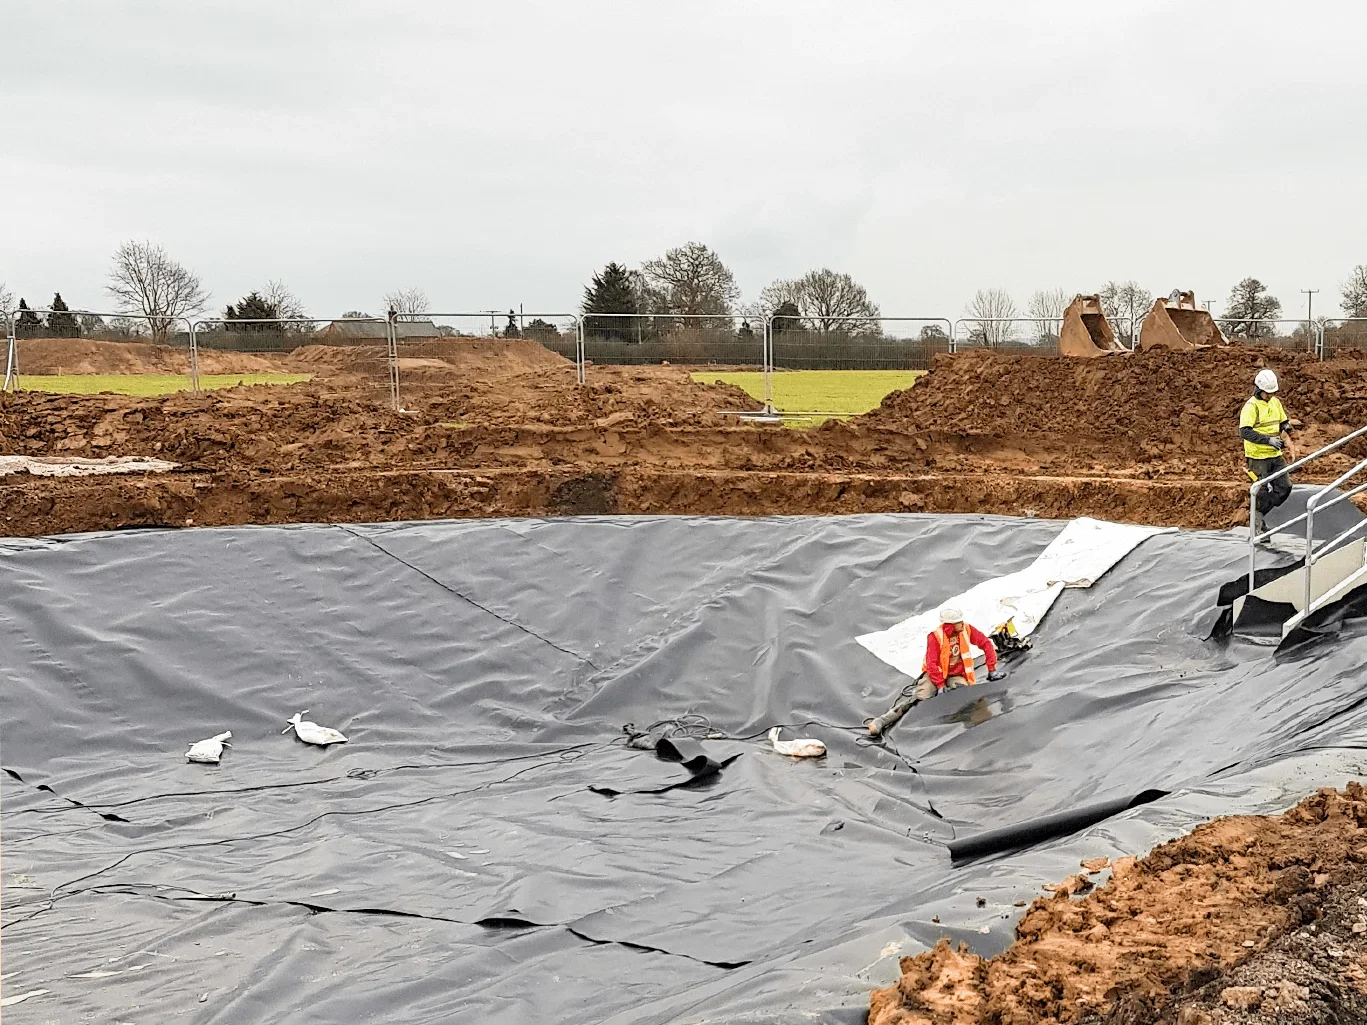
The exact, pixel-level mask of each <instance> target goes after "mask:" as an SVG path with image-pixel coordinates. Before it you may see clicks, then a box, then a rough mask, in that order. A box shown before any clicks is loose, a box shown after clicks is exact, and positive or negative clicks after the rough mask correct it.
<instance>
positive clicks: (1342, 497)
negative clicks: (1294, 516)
mask: <svg viewBox="0 0 1367 1025" xmlns="http://www.w3.org/2000/svg"><path fill="white" fill-rule="evenodd" d="M1364 469H1367V459H1363V460H1361V461H1359V462H1358V463H1356V464H1354V466H1353V467H1352V469H1350V470H1348V471H1347V472H1346V473H1343V474H1340V475H1339V476H1338V478H1336V479H1335V480H1334V481H1333V482H1332V483H1330V484H1326V485H1325V486H1324V487H1322V488H1320V489H1319V490H1318V491H1316V492H1315V493H1314V494H1313V495H1311V496H1310V500H1309V501H1308V502H1306V503H1305V590H1304V601H1303V603H1302V605H1301V618H1304V617H1305V616H1308V615H1309V614H1310V602H1311V594H1312V591H1313V588H1312V586H1311V585H1312V582H1313V578H1314V576H1315V563H1316V562H1318V561H1319V560H1320V559H1321V558H1323V557H1324V556H1325V555H1328V554H1329V553H1330V552H1331V551H1333V549H1334V546H1335V545H1337V544H1338V543H1339V542H1340V541H1343V540H1344V539H1345V538H1347V537H1349V536H1350V535H1351V534H1353V533H1354V532H1356V531H1357V529H1358V528H1359V527H1361V526H1362V524H1361V523H1355V524H1353V526H1352V527H1351V528H1349V529H1348V530H1347V531H1345V532H1344V533H1342V534H1340V535H1339V536H1338V537H1336V538H1334V539H1333V540H1331V541H1328V542H1326V543H1325V544H1323V545H1321V546H1320V549H1319V551H1315V548H1314V544H1315V534H1314V531H1315V510H1316V509H1321V508H1323V509H1328V508H1329V507H1331V506H1334V505H1338V503H1340V502H1346V501H1348V500H1349V499H1351V498H1352V497H1353V496H1354V495H1356V494H1359V493H1361V492H1362V491H1367V485H1358V487H1356V488H1354V489H1353V490H1352V491H1347V492H1344V493H1343V494H1335V496H1334V498H1333V499H1331V500H1330V501H1328V502H1324V503H1323V504H1321V502H1320V499H1321V498H1323V497H1324V496H1325V495H1327V494H1328V493H1329V492H1330V491H1334V492H1337V490H1338V488H1339V486H1340V485H1342V484H1344V483H1346V482H1347V481H1348V479H1349V478H1350V477H1352V476H1353V475H1355V474H1358V473H1361V472H1362V471H1363V470H1364Z"/></svg>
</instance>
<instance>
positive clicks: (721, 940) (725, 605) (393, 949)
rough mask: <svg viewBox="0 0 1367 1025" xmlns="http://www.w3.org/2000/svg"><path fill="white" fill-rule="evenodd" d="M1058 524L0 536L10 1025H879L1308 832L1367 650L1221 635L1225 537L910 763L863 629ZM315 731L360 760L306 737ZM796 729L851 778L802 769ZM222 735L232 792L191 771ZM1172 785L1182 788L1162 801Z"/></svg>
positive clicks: (1015, 670)
mask: <svg viewBox="0 0 1367 1025" xmlns="http://www.w3.org/2000/svg"><path fill="white" fill-rule="evenodd" d="M1062 527H1063V524H1062V523H1060V522H1051V521H1042V520H1034V519H1026V520H1014V519H1008V518H999V517H977V516H946V517H934V516H919V515H888V516H850V517H838V518H815V517H791V518H769V519H747V520H740V519H720V518H719V519H706V518H691V517H658V518H653V517H635V518H633V517H601V518H579V519H562V520H550V521H547V520H497V521H455V522H431V523H415V524H389V525H383V526H369V527H367V526H322V525H312V526H308V525H306V526H290V527H244V528H233V529H195V530H179V531H133V532H126V533H109V534H92V535H82V536H74V537H67V538H60V539H45V540H36V541H25V540H21V539H9V540H7V541H5V542H3V543H0V581H2V582H3V584H2V589H0V767H3V769H4V770H6V771H4V772H0V802H3V808H4V816H3V821H2V822H0V830H2V832H0V843H3V857H4V884H5V885H4V889H3V913H2V914H0V924H3V929H4V932H3V943H4V950H5V974H6V977H5V981H4V993H5V995H6V996H7V997H8V996H11V995H23V994H27V993H35V994H36V995H33V996H30V997H28V998H26V999H25V1000H23V1001H22V1002H18V1003H14V1004H11V1005H9V1006H6V1008H5V1021H6V1025H24V1023H28V1022H46V1021H83V1020H87V1019H88V1020H99V1021H129V1022H132V1021H148V1020H157V1021H171V1020H176V1021H185V1022H195V1023H205V1025H207V1023H219V1022H223V1023H228V1022H251V1021H270V1022H273V1023H279V1025H304V1023H312V1022H322V1021H354V1022H380V1021H385V1022H389V1021H401V1022H405V1023H408V1025H428V1023H431V1025H435V1023H447V1022H456V1021H459V1022H467V1021H468V1022H481V1023H488V1022H494V1023H501V1022H509V1023H511V1022H525V1021H528V1020H544V1021H556V1022H570V1023H577V1022H585V1023H587V1022H602V1021H606V1022H611V1023H614V1025H615V1023H624V1022H628V1021H630V1022H633V1023H636V1022H653V1023H665V1022H685V1021H697V1020H702V1019H705V1020H707V1021H709V1022H722V1023H728V1025H738V1023H756V1025H757V1023H760V1022H774V1021H787V1020H823V1021H849V1022H855V1021H862V1020H863V1019H862V1014H863V1012H864V1010H866V1009H867V1006H868V990H869V989H870V988H871V987H872V986H873V985H877V984H886V982H887V981H888V980H889V979H890V978H892V977H893V976H892V973H895V971H896V958H897V954H898V953H901V954H908V953H914V952H915V951H916V950H918V949H923V948H924V945H925V944H928V943H933V942H934V940H935V939H936V938H937V936H939V935H947V936H953V937H955V938H956V939H964V940H966V941H968V942H971V943H972V944H973V945H974V947H975V949H978V950H981V951H983V952H984V953H992V952H994V951H996V950H1000V949H1003V948H1004V947H1005V946H1007V945H1008V944H1009V943H1010V942H1011V939H1012V930H1013V929H1014V924H1015V920H1016V918H1015V916H1017V915H1018V914H1019V910H1018V909H1016V908H1015V907H1014V902H1015V901H1016V900H1017V899H1024V898H1027V897H1029V896H1030V895H1031V894H1032V893H1038V892H1039V891H1038V887H1039V884H1040V883H1041V882H1042V881H1046V880H1049V879H1061V878H1062V877H1063V876H1064V875H1066V874H1067V873H1068V872H1069V871H1070V869H1069V866H1070V865H1071V866H1072V869H1071V870H1072V871H1076V865H1077V859H1078V857H1079V856H1092V855H1094V854H1096V853H1098V852H1100V853H1117V852H1129V853H1143V850H1144V849H1146V847H1147V846H1149V845H1152V844H1153V843H1155V842H1159V841H1160V840H1161V839H1163V838H1166V837H1168V836H1173V835H1177V834H1179V833H1180V832H1182V831H1184V830H1185V829H1188V828H1190V827H1191V825H1193V824H1194V823H1195V822H1197V821H1200V820H1202V819H1203V818H1206V817H1209V816H1211V815H1217V814H1222V813H1225V812H1227V811H1230V810H1232V809H1234V808H1235V806H1236V805H1235V802H1236V801H1237V800H1243V799H1244V798H1242V797H1239V796H1238V795H1244V794H1252V793H1261V792H1263V791H1265V790H1268V789H1270V790H1272V791H1275V794H1276V800H1279V801H1281V802H1283V806H1285V805H1286V804H1290V803H1292V802H1293V801H1294V800H1296V799H1297V798H1298V797H1300V796H1303V794H1304V793H1305V792H1306V789H1307V788H1313V785H1312V784H1311V783H1310V782H1309V779H1310V777H1309V776H1308V775H1307V772H1308V770H1307V769H1306V767H1305V766H1306V764H1307V762H1306V760H1307V759H1318V760H1320V761H1316V762H1315V764H1317V765H1318V764H1321V762H1322V761H1323V760H1324V759H1327V758H1329V757H1330V754H1331V753H1332V752H1335V751H1348V752H1350V753H1351V751H1352V749H1353V748H1354V747H1355V746H1357V747H1360V746H1361V745H1362V736H1363V735H1364V734H1363V731H1364V729H1367V704H1364V703H1363V702H1361V694H1360V691H1361V679H1360V673H1359V671H1358V667H1359V666H1360V664H1361V663H1362V662H1363V660H1364V657H1365V656H1367V646H1365V645H1364V641H1363V639H1362V630H1361V627H1360V625H1359V623H1358V621H1356V620H1354V619H1351V618H1349V619H1343V617H1339V618H1335V617H1334V616H1331V615H1326V616H1323V617H1319V618H1317V619H1316V620H1315V621H1314V622H1313V623H1310V624H1308V625H1309V627H1312V628H1313V629H1314V630H1316V631H1318V633H1316V635H1315V636H1316V637H1319V638H1320V640H1318V641H1317V642H1315V643H1307V644H1305V645H1303V646H1302V648H1301V649H1298V652H1297V654H1296V656H1295V658H1294V659H1287V658H1278V657H1276V656H1275V655H1274V653H1273V652H1272V650H1271V649H1270V648H1267V647H1262V646H1259V645H1257V644H1253V643H1249V642H1243V641H1240V640H1239V639H1238V638H1235V639H1232V640H1229V641H1226V642H1218V641H1207V640H1205V639H1203V638H1202V637H1201V636H1197V635H1195V634H1194V633H1193V632H1192V630H1191V626H1190V625H1191V624H1192V623H1193V622H1196V621H1197V620H1198V619H1201V618H1202V617H1206V616H1208V614H1209V612H1210V610H1211V608H1212V606H1213V605H1214V603H1215V599H1216V597H1217V592H1218V589H1219V587H1220V585H1221V584H1222V583H1224V582H1226V581H1230V580H1233V579H1235V578H1236V577H1238V575H1239V574H1240V573H1241V572H1243V571H1244V568H1245V567H1246V565H1247V562H1246V558H1247V549H1246V546H1245V545H1244V544H1242V543H1241V542H1240V540H1239V539H1238V538H1237V537H1235V536H1233V535H1232V534H1224V533H1179V534H1168V535H1162V536H1158V537H1154V538H1152V539H1150V540H1148V541H1146V542H1144V544H1142V545H1141V546H1140V547H1139V548H1137V549H1136V550H1135V551H1134V552H1133V553H1131V554H1130V555H1128V556H1126V557H1125V559H1123V560H1122V561H1121V562H1120V563H1119V564H1118V565H1117V566H1116V567H1115V568H1114V569H1112V570H1111V571H1110V572H1109V573H1107V574H1106V575H1105V576H1104V577H1102V578H1101V579H1100V580H1099V581H1097V582H1096V583H1095V584H1094V585H1093V586H1092V587H1091V588H1089V589H1085V590H1066V591H1064V592H1063V594H1062V595H1061V597H1060V598H1059V600H1058V602H1057V604H1056V605H1055V606H1054V608H1053V609H1052V611H1050V613H1049V614H1048V616H1047V617H1046V618H1045V620H1044V622H1043V623H1042V624H1041V626H1040V628H1039V629H1038V630H1037V631H1036V632H1035V634H1034V635H1033V639H1034V647H1033V649H1032V650H1031V651H1030V653H1029V656H1028V657H1027V658H1023V659H1021V660H1020V661H1019V662H1017V663H1014V664H1013V667H1012V672H1011V675H1010V677H1009V679H1008V680H1006V681H1003V682H1001V683H996V684H986V683H984V685H983V686H981V687H979V688H974V689H973V690H972V691H970V692H956V693H951V694H946V695H944V696H942V697H939V698H936V699H933V700H931V701H928V702H925V703H924V704H923V705H921V706H919V707H917V708H915V709H913V710H912V712H911V713H910V714H908V716H907V717H906V718H905V719H904V720H903V721H902V722H901V723H900V724H899V725H898V726H897V728H896V730H895V731H894V732H893V734H892V735H891V736H890V737H889V738H887V741H886V742H881V743H874V742H871V738H870V737H869V736H868V733H867V731H866V730H864V729H863V728H862V726H861V725H860V724H861V723H862V722H863V720H864V719H865V718H867V717H869V716H871V715H875V714H877V713H879V712H881V711H883V710H884V708H885V707H886V704H883V705H882V706H881V707H880V702H886V700H887V696H888V695H892V694H896V693H897V692H898V691H899V690H900V689H901V688H902V687H903V686H905V685H906V684H907V683H908V682H909V679H908V678H907V677H906V676H904V675H902V674H901V673H899V672H897V671H896V670H894V669H893V668H892V667H891V666H888V665H886V664H884V663H883V662H881V661H880V660H878V659H876V658H875V657H873V656H872V655H871V654H870V653H869V652H867V651H866V650H865V649H864V648H862V647H861V646H860V645H859V644H858V643H857V642H856V640H855V638H856V637H858V636H859V635H861V634H863V633H867V632H871V631H875V630H882V629H885V628H887V627H889V626H891V625H893V624H894V623H897V622H899V621H900V620H902V619H904V618H906V617H907V616H910V615H912V614H914V613H918V612H922V611H925V610H927V609H933V608H936V607H938V606H939V605H940V604H941V603H943V602H944V601H945V600H946V599H948V598H949V597H951V596H953V595H956V594H959V593H961V592H963V591H965V590H967V589H968V588H970V587H972V586H974V585H975V584H978V583H981V582H983V581H985V580H988V579H990V578H993V577H997V576H1001V575H1003V574H1006V573H1011V572H1014V571H1016V570H1020V569H1023V568H1025V567H1026V566H1029V565H1030V564H1031V563H1032V562H1033V561H1034V559H1035V558H1036V556H1038V555H1039V554H1040V553H1041V552H1042V551H1043V550H1044V548H1045V546H1046V545H1048V543H1049V542H1050V541H1051V540H1052V539H1053V538H1054V537H1056V536H1057V535H1058V533H1059V531H1060V530H1061V529H1062ZM1274 561H1275V559H1274V558H1273V557H1272V556H1267V555H1265V556H1264V557H1262V558H1261V560H1260V566H1261V565H1264V564H1272V563H1273V562H1274ZM303 709H308V710H309V713H308V718H310V719H312V720H314V721H316V722H318V723H320V724H323V725H325V726H332V727H335V728H337V729H340V730H341V731H342V732H343V733H345V734H346V736H347V737H348V742H347V743H345V744H339V745H335V746H333V747H330V748H327V749H321V748H314V747H309V746H307V745H304V744H301V743H299V742H298V741H296V740H295V739H294V738H293V737H292V736H282V735H281V730H283V729H284V728H285V724H286V720H287V719H288V718H289V717H290V716H291V715H293V714H294V713H295V712H299V711H301V710H303ZM688 716H692V717H697V719H696V721H705V722H707V723H710V724H711V725H712V726H713V727H715V733H716V734H722V735H724V736H725V737H728V738H740V737H744V738H754V739H750V740H745V741H741V740H731V739H703V740H702V741H701V743H700V745H696V746H695V743H694V742H693V740H692V738H690V737H687V736H683V735H680V734H675V735H674V736H672V737H671V738H670V741H671V743H672V751H669V750H667V751H666V752H665V753H667V754H669V755H670V757H673V758H675V759H676V760H669V758H666V757H661V752H659V751H657V750H639V749H636V748H633V747H629V746H628V744H627V743H626V742H625V739H626V738H624V737H623V735H622V724H623V723H659V722H667V721H669V720H671V719H682V718H683V717H688ZM690 721H693V720H690ZM776 724H795V725H794V726H793V728H785V730H784V736H785V738H792V737H798V736H810V737H814V738H816V739H820V740H822V741H824V742H825V743H826V745H827V747H828V749H829V754H828V755H827V757H826V758H824V759H817V760H801V759H793V758H788V757H785V756H783V755H779V754H777V753H776V752H775V751H773V750H772V748H771V747H770V746H769V745H768V743H767V742H766V740H765V739H764V735H765V731H767V730H768V728H769V727H771V726H773V725H776ZM225 730H231V731H232V734H233V739H232V746H231V747H230V748H228V749H226V750H225V752H224V755H223V760H222V763H221V764H219V765H217V766H208V765H191V764H187V763H186V761H185V752H186V750H187V748H188V746H189V745H190V744H191V743H193V742H195V741H198V740H203V739H204V738H206V737H211V736H214V735H216V734H218V733H221V732H223V731H225ZM662 732H664V731H663V730H657V731H655V736H656V737H657V740H656V742H655V743H656V746H657V747H658V736H659V735H660V734H661V733H662ZM710 733H711V731H709V734H710ZM699 735H700V736H701V734H699ZM1343 781H1344V780H1343V779H1342V778H1340V779H1337V782H1338V783H1340V784H1342V782H1343ZM595 789H597V790H598V791H599V792H597V793H595V792H594V790H595ZM604 791H611V792H613V793H615V794H616V795H617V796H614V797H608V796H605V794H604ZM1144 791H1167V792H1169V793H1168V796H1167V797H1163V798H1161V799H1159V800H1157V801H1155V802H1153V803H1150V804H1145V805H1142V806H1140V807H1137V808H1129V809H1128V810H1126V809H1125V808H1124V807H1122V804H1123V805H1125V806H1128V805H1129V804H1130V803H1131V802H1133V800H1134V799H1135V798H1136V796H1137V795H1140V794H1142V793H1143V792H1144ZM1221 795H1225V796H1221ZM1228 795H1234V796H1233V797H1231V796H1228ZM1098 815H1104V816H1105V817H1103V818H1102V819H1101V821H1099V822H1098V821H1096V820H1097V816H1098ZM1089 822H1091V823H1094V824H1092V825H1087V823H1089ZM1003 830H1006V831H1007V832H1006V833H1005V834H1003V832H1002V831H1003ZM994 836H995V837H996V839H993V840H992V843H991V845H990V846H986V845H985V844H986V841H985V840H984V838H985V837H986V838H993V837H994ZM974 842H977V843H978V845H979V850H978V851H977V852H976V853H973V854H972V856H971V857H960V858H959V859H958V860H957V861H956V860H955V858H954V857H953V854H954V853H956V852H957V853H959V854H960V855H962V854H963V853H964V852H965V850H969V851H972V846H971V845H972V844H973V843H974ZM965 845H969V846H967V847H966V846H965ZM975 894H984V895H985V896H986V898H987V905H986V906H985V907H982V908H980V907H978V906H977V904H976V903H975V901H974V895H975ZM40 990H41V991H44V992H42V993H37V992H36V991H40ZM201 998H202V999H201Z"/></svg>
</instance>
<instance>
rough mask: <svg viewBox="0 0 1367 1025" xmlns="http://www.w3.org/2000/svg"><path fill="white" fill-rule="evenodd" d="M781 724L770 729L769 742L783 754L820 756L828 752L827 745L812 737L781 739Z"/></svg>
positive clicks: (807, 756) (808, 756)
mask: <svg viewBox="0 0 1367 1025" xmlns="http://www.w3.org/2000/svg"><path fill="white" fill-rule="evenodd" d="M781 729H782V727H780V726H775V727H774V728H773V729H772V730H770V731H769V743H770V744H772V745H774V750H775V751H777V752H778V753H779V754H781V755H788V756H789V757H790V758H820V757H822V756H823V755H824V754H825V753H826V745H825V744H823V743H822V742H821V741H819V740H813V739H812V738H810V737H800V738H798V739H797V740H779V739H778V735H779V731H780V730H781Z"/></svg>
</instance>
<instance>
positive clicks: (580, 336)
mask: <svg viewBox="0 0 1367 1025" xmlns="http://www.w3.org/2000/svg"><path fill="white" fill-rule="evenodd" d="M587 322H588V317H581V318H580V319H579V320H578V321H577V322H576V324H575V329H574V348H575V353H574V368H575V377H576V378H577V379H578V381H579V383H580V384H584V383H585V382H586V381H587V380H588V373H587V371H586V369H585V367H584V361H585V359H586V358H587V356H586V351H587V348H588V347H587V346H586V345H585V344H584V330H585V329H584V325H585V323H587Z"/></svg>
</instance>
